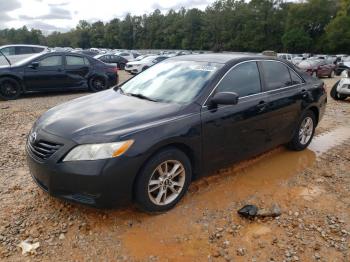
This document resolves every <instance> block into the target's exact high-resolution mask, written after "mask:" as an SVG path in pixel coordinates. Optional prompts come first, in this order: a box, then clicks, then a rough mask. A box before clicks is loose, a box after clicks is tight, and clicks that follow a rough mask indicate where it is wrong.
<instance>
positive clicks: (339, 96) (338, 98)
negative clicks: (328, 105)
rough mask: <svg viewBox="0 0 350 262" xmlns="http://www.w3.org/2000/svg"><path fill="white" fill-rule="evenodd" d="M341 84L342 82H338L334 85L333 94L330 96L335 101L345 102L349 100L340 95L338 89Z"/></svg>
mask: <svg viewBox="0 0 350 262" xmlns="http://www.w3.org/2000/svg"><path fill="white" fill-rule="evenodd" d="M339 82H340V80H339V81H337V82H336V83H335V84H334V85H333V87H332V89H331V92H330V95H331V97H332V98H333V99H334V100H345V99H346V98H347V96H346V95H342V94H340V93H339V92H338V91H337V87H338V84H339Z"/></svg>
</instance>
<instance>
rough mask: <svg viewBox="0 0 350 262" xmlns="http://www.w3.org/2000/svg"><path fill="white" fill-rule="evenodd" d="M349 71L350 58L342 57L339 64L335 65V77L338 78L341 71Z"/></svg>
mask: <svg viewBox="0 0 350 262" xmlns="http://www.w3.org/2000/svg"><path fill="white" fill-rule="evenodd" d="M349 70H350V57H344V58H343V59H342V61H341V62H339V63H338V64H337V66H336V67H335V69H334V71H335V74H336V75H337V76H339V75H340V74H341V73H342V72H343V71H349Z"/></svg>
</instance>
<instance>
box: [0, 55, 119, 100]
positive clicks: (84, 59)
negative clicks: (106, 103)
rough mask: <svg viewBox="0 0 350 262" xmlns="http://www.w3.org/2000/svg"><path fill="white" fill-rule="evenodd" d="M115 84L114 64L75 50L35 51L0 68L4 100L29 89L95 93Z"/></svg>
mask: <svg viewBox="0 0 350 262" xmlns="http://www.w3.org/2000/svg"><path fill="white" fill-rule="evenodd" d="M117 83H118V72H117V67H116V66H112V65H108V64H105V63H103V62H101V61H99V60H97V59H94V58H91V57H88V56H84V55H80V54H76V53H67V52H51V53H46V54H38V55H35V56H33V57H30V58H28V59H26V60H22V61H20V62H18V63H17V64H14V65H12V66H6V67H0V98H2V99H6V100H10V99H16V98H18V96H20V95H21V94H22V93H27V92H31V91H40V92H47V91H63V90H70V89H88V90H91V91H94V92H96V91H101V90H104V89H107V88H108V87H110V86H113V85H115V84H117Z"/></svg>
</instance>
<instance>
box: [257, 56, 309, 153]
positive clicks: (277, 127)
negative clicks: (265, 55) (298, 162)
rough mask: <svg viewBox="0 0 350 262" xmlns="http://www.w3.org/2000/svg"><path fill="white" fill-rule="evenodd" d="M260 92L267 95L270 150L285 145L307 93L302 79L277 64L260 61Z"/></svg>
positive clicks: (287, 67) (290, 69)
mask: <svg viewBox="0 0 350 262" xmlns="http://www.w3.org/2000/svg"><path fill="white" fill-rule="evenodd" d="M259 65H260V68H261V71H262V72H263V79H264V85H263V90H264V92H266V94H267V95H268V98H267V110H268V111H269V118H268V126H269V128H268V132H269V135H268V136H269V147H274V146H277V145H280V144H282V143H286V142H288V141H289V140H290V139H291V137H292V135H293V132H294V130H295V127H296V123H297V122H298V120H299V117H300V113H301V108H302V105H301V103H302V97H303V96H304V95H305V94H306V88H305V83H304V81H303V80H302V78H301V77H300V76H299V75H298V74H297V73H296V72H295V71H294V70H293V69H292V68H290V67H289V66H287V65H286V64H284V63H282V62H279V61H260V62H259Z"/></svg>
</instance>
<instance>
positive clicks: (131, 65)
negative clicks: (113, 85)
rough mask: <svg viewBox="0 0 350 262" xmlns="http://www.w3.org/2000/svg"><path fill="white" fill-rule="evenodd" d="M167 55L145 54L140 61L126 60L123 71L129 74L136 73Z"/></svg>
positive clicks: (165, 57)
mask: <svg viewBox="0 0 350 262" xmlns="http://www.w3.org/2000/svg"><path fill="white" fill-rule="evenodd" d="M167 58H169V57H167V56H147V57H145V58H144V59H142V60H140V61H133V62H128V63H127V64H126V66H125V71H127V72H129V73H130V74H138V73H141V72H142V71H144V70H146V69H147V68H149V67H151V66H153V65H155V64H157V63H159V62H161V61H163V60H165V59H167Z"/></svg>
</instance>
